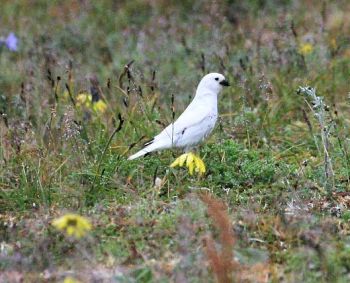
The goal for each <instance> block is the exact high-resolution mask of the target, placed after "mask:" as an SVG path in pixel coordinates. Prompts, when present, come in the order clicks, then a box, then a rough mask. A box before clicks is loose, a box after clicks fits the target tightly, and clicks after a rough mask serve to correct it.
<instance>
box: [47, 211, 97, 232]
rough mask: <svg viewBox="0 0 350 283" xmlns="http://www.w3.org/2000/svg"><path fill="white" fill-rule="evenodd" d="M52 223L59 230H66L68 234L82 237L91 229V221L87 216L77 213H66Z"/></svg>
mask: <svg viewBox="0 0 350 283" xmlns="http://www.w3.org/2000/svg"><path fill="white" fill-rule="evenodd" d="M52 225H53V226H54V227H56V228H57V229H58V230H61V231H65V232H66V233H67V235H68V236H74V237H76V238H81V237H83V236H85V234H86V232H87V231H89V230H91V228H92V227H91V223H90V222H89V220H88V219H86V218H85V217H82V216H80V215H77V214H71V213H70V214H66V215H63V216H62V217H60V218H56V219H54V220H53V221H52Z"/></svg>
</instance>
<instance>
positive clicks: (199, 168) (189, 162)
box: [170, 152, 205, 175]
mask: <svg viewBox="0 0 350 283" xmlns="http://www.w3.org/2000/svg"><path fill="white" fill-rule="evenodd" d="M185 162H186V167H187V168H188V172H189V173H190V175H193V172H194V171H196V172H197V173H198V174H199V175H202V174H203V173H205V164H204V162H203V160H202V159H201V158H200V157H199V156H197V155H195V154H194V153H192V152H189V153H184V154H182V155H180V156H179V157H178V158H176V159H175V161H174V162H173V163H171V165H170V167H172V168H174V167H176V166H180V167H182V166H183V165H184V164H185Z"/></svg>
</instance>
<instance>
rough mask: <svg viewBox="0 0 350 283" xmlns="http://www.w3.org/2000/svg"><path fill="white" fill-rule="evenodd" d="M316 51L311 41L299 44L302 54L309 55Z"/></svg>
mask: <svg viewBox="0 0 350 283" xmlns="http://www.w3.org/2000/svg"><path fill="white" fill-rule="evenodd" d="M312 51H314V47H313V45H312V44H311V43H302V44H300V45H299V53H300V54H302V55H308V54H310V53H312Z"/></svg>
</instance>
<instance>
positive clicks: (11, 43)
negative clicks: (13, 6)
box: [5, 32, 18, 51]
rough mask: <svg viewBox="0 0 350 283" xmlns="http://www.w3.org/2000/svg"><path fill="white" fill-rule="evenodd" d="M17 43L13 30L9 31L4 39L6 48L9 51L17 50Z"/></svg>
mask: <svg viewBox="0 0 350 283" xmlns="http://www.w3.org/2000/svg"><path fill="white" fill-rule="evenodd" d="M17 43H18V38H17V37H16V36H15V34H14V33H13V32H10V34H9V35H8V36H7V38H6V39H5V44H6V46H7V48H8V49H9V50H10V51H17V50H18V46H17Z"/></svg>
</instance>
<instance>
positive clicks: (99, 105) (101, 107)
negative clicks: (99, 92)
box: [92, 99, 107, 113]
mask: <svg viewBox="0 0 350 283" xmlns="http://www.w3.org/2000/svg"><path fill="white" fill-rule="evenodd" d="M92 108H93V109H94V111H95V112H100V113H104V112H105V111H106V109H107V104H106V103H105V102H104V101H103V100H101V99H100V100H99V101H97V102H95V103H94V104H93V106H92Z"/></svg>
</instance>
